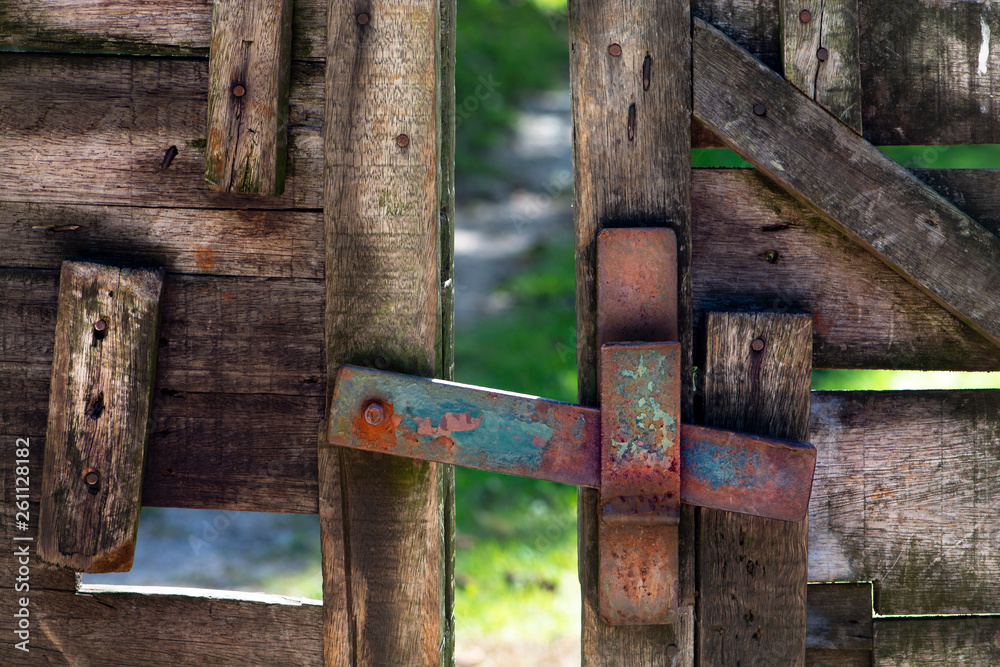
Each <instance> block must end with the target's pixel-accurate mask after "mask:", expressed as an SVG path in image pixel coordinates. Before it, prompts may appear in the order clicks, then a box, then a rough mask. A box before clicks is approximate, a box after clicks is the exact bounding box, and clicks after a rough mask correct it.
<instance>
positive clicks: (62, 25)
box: [0, 0, 326, 60]
mask: <svg viewBox="0 0 1000 667" xmlns="http://www.w3.org/2000/svg"><path fill="white" fill-rule="evenodd" d="M294 10H295V13H294V19H293V21H294V22H293V24H292V57H293V58H295V59H296V60H303V59H322V58H323V54H324V49H325V47H326V3H325V2H323V0H296V2H295V3H294ZM0 26H3V28H4V29H3V30H2V31H0V47H3V46H8V47H10V46H14V47H18V48H22V49H39V50H46V51H51V50H60V49H62V50H73V51H90V52H95V53H146V54H172V55H176V54H182V55H183V54H186V55H202V56H208V50H209V40H210V37H211V29H212V3H211V0H170V2H151V1H150V0H142V1H140V2H130V1H129V0H81V1H77V2H73V3H67V2H65V1H64V0H18V1H17V2H4V3H3V4H2V5H0Z"/></svg>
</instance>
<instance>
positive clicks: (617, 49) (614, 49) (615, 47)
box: [608, 44, 622, 58]
mask: <svg viewBox="0 0 1000 667" xmlns="http://www.w3.org/2000/svg"><path fill="white" fill-rule="evenodd" d="M608 53H610V54H611V55H613V56H614V57H616V58H617V57H618V56H620V55H621V54H622V47H621V44H612V45H611V46H609V47H608Z"/></svg>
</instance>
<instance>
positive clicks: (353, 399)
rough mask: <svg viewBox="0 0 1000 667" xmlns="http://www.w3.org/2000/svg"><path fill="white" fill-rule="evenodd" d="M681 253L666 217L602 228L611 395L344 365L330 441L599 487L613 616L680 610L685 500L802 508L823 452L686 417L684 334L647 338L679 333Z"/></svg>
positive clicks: (752, 510) (755, 508) (660, 618)
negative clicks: (592, 402)
mask: <svg viewBox="0 0 1000 667" xmlns="http://www.w3.org/2000/svg"><path fill="white" fill-rule="evenodd" d="M676 256H677V253H676V240H675V237H674V234H673V232H672V231H670V230H668V229H615V230H605V231H604V232H602V234H601V235H600V237H599V238H598V337H599V339H600V340H601V342H602V343H603V344H602V346H601V354H600V368H599V379H600V386H601V408H600V409H596V408H589V407H583V406H579V405H571V404H567V403H560V402H557V401H549V400H545V399H541V398H537V397H534V396H525V395H521V394H512V393H507V392H502V391H496V390H491V389H483V388H480V387H472V386H468V385H462V384H457V383H453V382H444V381H439V380H430V379H426V378H417V377H410V376H406V375H398V374H395V373H389V372H385V371H375V370H370V369H366V368H359V367H354V366H344V367H342V368H341V369H340V371H339V373H338V375H337V381H336V386H335V387H334V397H333V405H332V407H331V413H330V421H329V432H328V438H329V442H330V443H331V444H333V445H338V446H342V447H352V448H355V449H362V450H367V451H372V452H382V453H386V454H394V455H399V456H408V457H411V458H418V459H425V460H429V461H438V462H441V463H449V464H454V465H460V466H466V467H470V468H478V469H481V470H491V471H495V472H502V473H507V474H511V475H520V476H524V477H534V478H537V479H547V480H551V481H555V482H563V483H566V484H575V485H578V486H588V487H593V488H597V489H600V491H601V522H600V525H599V534H598V539H599V542H600V565H599V576H600V578H601V588H600V590H601V594H600V612H601V616H602V617H603V618H604V620H605V621H606V622H608V623H609V624H612V625H652V624H660V623H672V622H674V621H675V620H676V618H677V590H678V580H677V579H678V575H677V573H678V563H677V558H678V544H677V539H678V537H677V536H678V524H679V519H680V503H682V502H684V503H688V504H693V505H700V506H703V507H711V508H716V509H724V510H730V511H734V512H742V513H746V514H755V515H758V516H763V517H768V518H774V519H783V520H786V521H801V520H802V519H803V518H805V515H806V510H807V508H808V504H809V495H810V492H811V489H812V479H813V470H814V468H815V463H816V450H815V449H814V448H813V447H812V446H811V445H808V444H804V443H798V442H789V441H784V440H777V439H774V438H765V437H759V436H754V435H747V434H743V433H734V432H731V431H724V430H721V429H714V428H707V427H703V426H693V425H689V424H681V421H680V345H679V344H678V343H674V342H661V341H657V340H652V341H650V340H649V339H650V337H651V336H652V337H659V336H663V339H662V340H670V339H671V338H670V337H672V338H673V339H676V337H677V325H676V303H677V301H676V288H675V286H676ZM634 341H640V342H634ZM641 341H649V342H641Z"/></svg>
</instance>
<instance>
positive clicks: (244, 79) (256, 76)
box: [205, 0, 292, 196]
mask: <svg viewBox="0 0 1000 667" xmlns="http://www.w3.org/2000/svg"><path fill="white" fill-rule="evenodd" d="M291 49H292V2H291V0H277V1H272V0H215V1H214V2H213V3H212V47H211V49H210V51H209V56H208V147H207V149H206V155H205V184H206V185H207V186H208V187H209V188H211V189H213V190H218V191H220V192H240V193H244V194H261V195H271V196H276V195H280V194H281V193H282V192H283V191H284V190H285V163H286V158H287V148H288V88H289V75H290V74H289V68H290V67H291Z"/></svg>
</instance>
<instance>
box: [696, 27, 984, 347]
mask: <svg viewBox="0 0 1000 667" xmlns="http://www.w3.org/2000/svg"><path fill="white" fill-rule="evenodd" d="M694 34H695V36H694V42H693V44H694V46H693V54H694V56H693V62H694V67H693V76H694V113H695V114H696V115H697V116H698V117H699V119H700V120H701V121H702V122H704V123H706V124H707V125H708V126H709V127H711V128H712V129H713V130H714V131H715V132H716V133H718V134H719V135H720V136H721V137H722V138H723V139H724V140H725V141H726V142H727V143H728V144H730V146H731V147H733V148H734V149H736V150H737V151H740V152H741V154H742V155H743V156H744V157H745V158H747V159H748V160H750V161H751V162H752V163H753V164H754V165H755V166H756V167H757V168H758V169H760V170H761V171H763V172H764V173H765V174H767V175H768V177H770V178H771V179H773V180H775V181H776V182H777V183H778V184H780V185H781V186H782V187H784V188H786V189H788V190H789V191H790V192H792V193H795V194H796V196H797V197H799V198H801V199H802V200H803V201H805V202H808V203H809V204H810V205H812V206H814V207H816V208H817V209H818V210H820V211H822V212H823V214H824V215H825V216H826V217H827V218H828V219H830V220H831V221H833V222H834V223H835V224H836V225H838V228H840V229H842V230H843V231H845V232H846V233H848V234H850V235H851V237H852V238H854V239H856V240H857V241H858V242H860V243H862V244H864V246H865V247H866V248H868V249H870V250H871V251H872V252H874V253H876V254H877V255H878V256H879V257H881V258H882V259H883V260H884V261H886V262H887V263H888V264H889V265H890V266H892V267H893V268H895V269H896V270H897V271H899V272H900V273H901V274H902V275H903V276H905V277H906V278H907V279H908V280H910V281H911V282H913V283H914V284H915V285H917V286H919V287H920V288H921V289H923V290H925V291H926V292H928V293H929V294H930V295H931V296H932V297H933V298H934V300H935V301H937V302H938V303H939V304H941V305H942V306H943V307H945V308H947V309H948V310H950V311H951V312H952V313H954V314H955V315H957V316H958V317H959V318H960V319H962V320H963V321H964V322H966V323H967V324H969V325H970V326H972V327H973V328H974V329H976V330H977V331H979V332H980V333H982V334H983V335H985V336H986V337H987V338H988V339H989V340H991V341H992V342H993V343H994V344H1000V294H997V293H996V292H995V291H994V290H992V289H991V288H990V286H992V285H997V284H1000V239H998V238H997V237H995V236H993V235H992V234H990V233H989V232H988V231H987V230H986V229H984V228H983V227H981V226H980V225H979V224H978V223H976V222H975V221H974V220H972V219H971V218H969V217H968V216H966V215H965V214H963V213H962V212H961V211H959V210H958V209H956V208H954V207H953V206H951V205H950V204H948V202H946V201H945V200H944V199H943V198H941V197H940V196H939V195H937V193H935V192H934V191H933V190H931V189H930V188H928V187H926V186H924V185H923V184H922V183H920V182H919V181H918V180H917V179H916V178H914V177H913V176H912V175H911V174H910V173H909V172H907V171H906V170H905V169H903V168H902V167H900V166H899V165H897V164H896V163H895V162H892V161H891V160H889V159H888V158H887V157H885V156H884V155H883V154H882V153H880V152H879V151H877V150H876V149H875V148H874V147H872V146H871V145H870V144H868V143H867V142H865V141H864V140H862V139H861V138H860V137H858V136H857V135H855V134H854V133H853V132H852V131H851V130H849V129H848V128H847V127H845V126H844V125H843V124H841V123H840V122H839V121H837V120H836V119H835V118H833V117H832V116H830V115H829V114H828V113H826V112H825V111H824V110H823V109H822V108H820V107H819V106H818V105H817V104H816V103H814V102H812V101H811V100H809V99H808V98H807V97H805V96H804V95H802V94H801V93H799V92H798V91H796V90H795V89H794V88H793V87H791V86H790V85H789V84H787V83H786V82H785V81H784V80H782V79H781V78H779V77H778V76H776V75H775V74H774V73H773V72H772V71H770V70H769V69H767V68H766V67H765V66H763V65H761V64H760V63H759V62H758V61H756V60H755V59H754V58H753V57H752V56H751V55H750V54H748V53H747V52H746V51H744V50H743V49H741V48H739V46H737V45H736V44H735V43H734V42H732V41H731V40H730V39H728V38H727V37H726V36H725V35H723V34H722V33H720V32H719V31H718V30H716V29H715V28H712V27H711V26H709V25H708V24H706V23H704V22H703V21H698V20H697V19H696V23H695V30H694ZM761 107H764V108H765V109H766V110H765V113H764V114H762V115H758V112H759V111H761V110H762V109H761ZM755 109H756V110H755ZM831 173H834V174H836V176H835V177H833V178H831ZM930 248H933V254H932V255H929V254H928V249H930Z"/></svg>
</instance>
